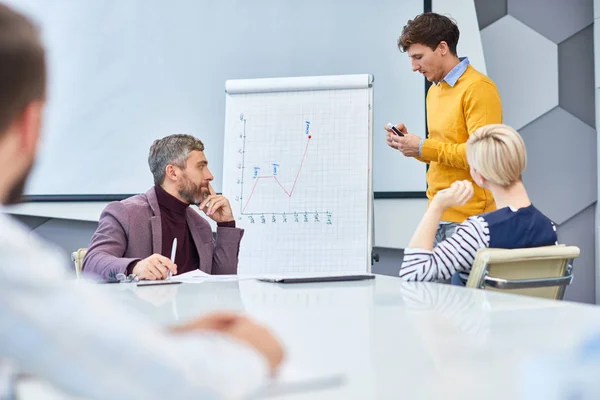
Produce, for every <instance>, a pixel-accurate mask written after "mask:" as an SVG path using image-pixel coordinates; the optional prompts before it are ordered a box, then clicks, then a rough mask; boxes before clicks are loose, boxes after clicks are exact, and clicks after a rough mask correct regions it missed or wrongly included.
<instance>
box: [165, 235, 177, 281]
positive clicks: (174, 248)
mask: <svg viewBox="0 0 600 400" xmlns="http://www.w3.org/2000/svg"><path fill="white" fill-rule="evenodd" d="M175 253H177V238H175V239H173V248H172V249H171V262H172V263H173V264H175ZM172 276H173V273H172V272H171V270H169V272H167V279H171V277H172Z"/></svg>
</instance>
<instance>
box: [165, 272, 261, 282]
mask: <svg viewBox="0 0 600 400" xmlns="http://www.w3.org/2000/svg"><path fill="white" fill-rule="evenodd" d="M256 278H257V277H256V276H250V275H210V274H207V273H206V272H204V271H202V270H200V269H196V270H193V271H190V272H186V273H185V274H181V275H175V276H174V277H172V278H171V280H173V281H176V282H182V283H204V282H237V281H241V280H247V279H256Z"/></svg>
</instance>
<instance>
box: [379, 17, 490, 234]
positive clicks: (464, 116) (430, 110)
mask: <svg viewBox="0 0 600 400" xmlns="http://www.w3.org/2000/svg"><path fill="white" fill-rule="evenodd" d="M458 37H459V30H458V26H457V25H456V23H454V22H453V21H452V20H451V19H449V18H448V17H445V16H442V15H439V14H436V13H424V14H420V15H418V16H416V17H415V18H414V19H413V20H410V21H408V23H407V24H406V26H404V29H403V30H402V35H401V36H400V38H399V39H398V48H399V49H400V51H402V52H407V53H408V56H409V57H410V60H411V63H412V69H413V71H415V72H419V73H421V74H423V76H424V77H425V78H426V79H427V80H428V81H429V82H432V83H433V85H431V87H430V88H429V91H428V92H427V101H426V104H427V125H428V128H429V136H428V138H427V139H424V138H421V137H420V136H417V135H414V134H412V133H409V131H408V128H407V127H406V126H405V125H404V124H402V123H401V124H398V125H397V126H396V128H397V129H398V130H400V131H401V132H402V133H404V136H403V137H401V136H398V135H396V134H394V133H393V132H392V131H391V130H390V129H389V128H387V127H386V130H387V131H388V132H387V144H388V145H389V146H390V147H392V148H394V149H398V150H400V152H401V153H402V154H403V155H404V156H406V157H414V158H416V159H417V160H420V161H422V162H424V163H427V164H429V169H428V171H427V198H428V199H429V201H431V199H433V197H434V196H435V194H436V193H437V192H439V191H440V190H443V189H446V188H449V187H450V185H451V184H452V183H453V182H455V181H461V180H470V181H472V178H471V174H470V173H469V165H468V163H467V155H466V143H467V139H469V135H470V134H471V133H473V132H474V131H475V130H477V128H479V127H481V126H484V125H488V124H499V123H502V103H501V102H500V94H499V93H498V89H497V88H496V85H495V84H494V82H493V81H492V80H491V79H490V78H488V77H487V76H485V75H484V74H482V73H481V72H479V71H477V70H476V69H475V68H473V67H472V66H471V65H470V64H469V59H468V58H466V57H461V58H459V57H458V56H457V54H456V45H457V44H458ZM473 188H474V191H475V193H474V195H473V197H472V198H471V200H470V201H469V202H467V203H466V204H465V205H463V206H457V207H452V208H449V209H447V210H446V211H445V212H444V214H443V215H442V222H441V224H440V225H439V227H438V231H437V234H436V237H435V241H436V243H437V242H440V241H442V240H444V239H445V238H446V237H449V236H451V235H452V233H454V230H455V229H456V226H457V225H458V224H460V223H462V222H463V221H464V220H466V219H467V218H468V217H470V216H473V215H477V214H483V213H486V212H489V211H494V210H495V209H496V203H495V202H494V198H493V197H492V194H491V193H490V192H489V191H488V190H486V189H483V188H481V187H479V186H477V185H476V184H475V182H473Z"/></svg>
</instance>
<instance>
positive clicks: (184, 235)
mask: <svg viewBox="0 0 600 400" xmlns="http://www.w3.org/2000/svg"><path fill="white" fill-rule="evenodd" d="M154 190H155V192H156V198H157V200H158V206H159V207H160V222H161V226H162V250H161V253H160V254H162V255H163V256H165V257H167V258H169V259H170V258H171V251H172V247H173V239H174V238H177V252H176V253H175V264H177V274H183V273H185V272H188V271H192V270H195V269H198V267H199V266H200V258H199V257H198V250H196V245H195V243H194V239H193V238H192V234H191V233H190V229H189V228H188V224H187V220H186V218H185V216H186V213H187V209H188V207H189V204H187V203H184V202H182V201H180V200H178V199H177V198H175V197H173V196H171V195H170V194H169V193H167V192H166V191H165V190H164V189H163V188H162V187H160V186H155V187H154Z"/></svg>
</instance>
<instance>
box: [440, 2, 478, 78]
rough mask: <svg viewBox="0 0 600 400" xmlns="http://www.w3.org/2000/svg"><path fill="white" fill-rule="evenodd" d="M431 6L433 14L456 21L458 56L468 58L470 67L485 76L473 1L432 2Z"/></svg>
mask: <svg viewBox="0 0 600 400" xmlns="http://www.w3.org/2000/svg"><path fill="white" fill-rule="evenodd" d="M431 6H432V11H433V12H436V13H438V14H442V15H446V16H447V17H450V18H452V19H454V20H455V21H456V23H457V24H458V28H459V29H460V39H459V41H458V48H457V52H458V55H459V56H460V57H465V56H467V57H469V61H470V62H471V65H473V67H475V68H476V69H477V70H479V71H481V72H482V73H484V74H486V73H487V69H486V67H485V58H484V56H483V46H482V44H481V35H480V34H479V23H478V22H477V12H476V10H475V2H474V1H473V0H432V2H431Z"/></svg>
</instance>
